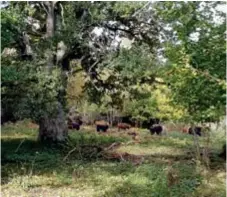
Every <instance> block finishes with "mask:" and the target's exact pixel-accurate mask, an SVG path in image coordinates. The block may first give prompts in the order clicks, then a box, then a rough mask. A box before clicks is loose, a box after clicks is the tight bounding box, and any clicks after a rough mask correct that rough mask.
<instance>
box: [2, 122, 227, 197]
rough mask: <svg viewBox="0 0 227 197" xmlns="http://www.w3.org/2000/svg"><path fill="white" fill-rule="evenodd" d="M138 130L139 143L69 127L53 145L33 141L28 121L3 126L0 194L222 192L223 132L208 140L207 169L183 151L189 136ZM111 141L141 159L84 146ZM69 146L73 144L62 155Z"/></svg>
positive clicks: (217, 196) (178, 196) (151, 196)
mask: <svg viewBox="0 0 227 197" xmlns="http://www.w3.org/2000/svg"><path fill="white" fill-rule="evenodd" d="M138 132H139V134H140V136H141V137H140V143H129V142H132V139H131V137H128V136H127V135H125V132H121V133H113V134H111V133H109V134H97V133H96V132H95V129H94V128H90V129H89V130H87V129H86V130H84V129H82V130H81V131H70V138H69V141H68V144H67V145H65V146H60V147H56V146H49V145H43V144H40V143H38V142H37V141H36V139H37V128H33V127H32V128H30V127H28V122H22V123H17V124H16V125H15V124H8V125H6V126H3V127H2V136H1V143H2V177H1V179H2V196H6V197H7V196H10V197H13V196H23V197H26V196H34V197H36V196H37V197H38V196H45V197H49V196H50V197H52V196H53V197H55V196H67V197H70V196H72V197H75V196H87V197H100V196H103V197H116V196H124V197H131V196H133V197H137V196H138V197H146V196H147V197H183V196H185V197H187V196H188V197H189V196H190V197H191V196H192V197H193V196H194V197H197V196H198V197H200V196H204V197H222V196H223V197H224V196H225V161H223V160H222V159H220V158H218V156H217V153H218V152H220V149H221V147H220V145H219V144H220V143H221V142H222V141H221V140H222V138H217V139H218V140H219V141H217V140H213V141H212V143H213V144H212V148H213V149H212V151H213V153H214V154H213V161H212V163H211V169H209V170H207V169H206V168H205V167H204V166H202V165H201V166H197V165H196V162H195V160H194V158H193V155H189V154H188V152H190V150H191V149H192V146H193V138H192V136H188V135H185V134H182V133H179V132H173V133H169V134H168V135H167V136H161V137H160V136H150V134H149V132H148V131H147V132H146V131H144V130H143V131H138ZM200 141H201V144H202V143H203V139H202V138H201V139H200ZM114 142H122V146H121V147H119V148H118V149H116V150H115V151H116V152H118V153H121V152H122V153H124V152H127V153H129V154H135V155H143V156H144V158H145V160H144V162H143V163H142V164H140V165H134V164H133V163H131V162H128V161H121V162H119V161H114V160H106V159H104V158H102V157H98V156H97V154H96V152H95V151H94V150H93V149H91V148H89V146H94V147H95V146H104V147H106V146H109V145H110V144H112V143H114ZM73 147H78V149H76V150H75V151H74V152H72V154H70V155H69V156H68V158H67V159H66V160H64V158H65V156H66V155H67V153H68V152H69V151H70V150H71V149H72V148H73Z"/></svg>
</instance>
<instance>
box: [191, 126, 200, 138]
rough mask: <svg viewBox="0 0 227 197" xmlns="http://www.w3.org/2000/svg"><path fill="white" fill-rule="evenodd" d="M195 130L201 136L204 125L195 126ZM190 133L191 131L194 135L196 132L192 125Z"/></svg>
mask: <svg viewBox="0 0 227 197" xmlns="http://www.w3.org/2000/svg"><path fill="white" fill-rule="evenodd" d="M194 132H195V134H196V135H198V136H201V135H202V127H194ZM188 133H189V134H190V135H193V134H194V133H193V128H192V127H190V128H189V129H188Z"/></svg>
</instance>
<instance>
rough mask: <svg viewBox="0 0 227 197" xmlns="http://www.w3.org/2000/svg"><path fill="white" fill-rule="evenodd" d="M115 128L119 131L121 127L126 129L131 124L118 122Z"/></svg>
mask: <svg viewBox="0 0 227 197" xmlns="http://www.w3.org/2000/svg"><path fill="white" fill-rule="evenodd" d="M117 128H118V131H120V130H121V129H124V130H126V129H130V128H131V125H130V124H127V123H118V125H117Z"/></svg>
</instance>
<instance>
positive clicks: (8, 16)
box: [1, 7, 25, 50]
mask: <svg viewBox="0 0 227 197" xmlns="http://www.w3.org/2000/svg"><path fill="white" fill-rule="evenodd" d="M24 20H25V16H24V13H23V12H21V11H20V9H19V8H18V7H14V8H13V7H9V8H7V9H1V50H3V49H4V48H5V47H10V46H13V45H15V43H16V42H17V41H18V39H19V35H18V34H19V33H20V31H21V30H22V29H23V28H24V27H25V25H24V23H23V21H24Z"/></svg>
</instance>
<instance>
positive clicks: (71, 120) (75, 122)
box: [67, 114, 203, 136]
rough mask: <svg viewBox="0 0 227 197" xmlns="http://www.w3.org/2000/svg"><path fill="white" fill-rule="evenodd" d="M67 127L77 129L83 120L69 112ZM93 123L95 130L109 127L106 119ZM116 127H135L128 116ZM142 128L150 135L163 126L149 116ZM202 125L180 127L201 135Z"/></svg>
mask: <svg viewBox="0 0 227 197" xmlns="http://www.w3.org/2000/svg"><path fill="white" fill-rule="evenodd" d="M67 124H68V128H69V129H76V130H79V129H80V127H81V125H82V124H83V121H82V120H81V117H79V116H77V117H75V116H74V117H73V116H72V114H69V116H68V120H67ZM94 125H95V126H96V131H97V132H107V131H108V129H109V128H110V124H109V122H108V121H106V120H103V119H101V120H95V121H94ZM114 126H116V127H117V129H118V131H121V130H128V129H130V128H131V127H135V123H134V122H132V121H130V120H129V118H125V119H124V118H123V121H122V122H120V123H117V124H116V125H114ZM141 127H142V128H146V129H148V130H149V131H150V133H151V135H154V134H157V135H161V134H163V133H164V130H165V127H164V126H163V125H162V124H161V123H160V119H158V118H150V119H149V121H145V122H143V124H142V126H141ZM202 130H203V128H202V127H199V126H196V127H194V129H193V128H192V127H184V128H183V129H182V132H183V133H188V134H190V135H193V134H196V135H198V136H201V135H202Z"/></svg>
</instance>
